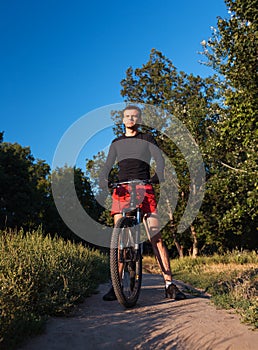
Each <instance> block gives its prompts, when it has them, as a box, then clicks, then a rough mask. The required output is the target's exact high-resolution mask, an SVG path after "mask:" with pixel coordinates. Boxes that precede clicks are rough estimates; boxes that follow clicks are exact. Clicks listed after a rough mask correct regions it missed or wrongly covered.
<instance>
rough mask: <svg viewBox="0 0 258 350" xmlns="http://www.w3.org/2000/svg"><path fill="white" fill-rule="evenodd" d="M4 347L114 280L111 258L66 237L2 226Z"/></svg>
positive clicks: (0, 328)
mask: <svg viewBox="0 0 258 350" xmlns="http://www.w3.org/2000/svg"><path fill="white" fill-rule="evenodd" d="M0 252H1V254H0V348H1V349H12V348H14V347H15V346H16V345H17V344H18V343H19V342H20V341H21V340H22V339H24V338H25V337H27V336H30V335H31V334H35V333H38V332H40V331H42V329H43V327H44V324H45V320H46V319H47V317H48V316H54V315H66V314H67V313H69V312H70V311H71V309H72V308H73V307H74V305H75V304H76V303H79V302H81V301H82V300H83V299H84V298H85V297H87V296H89V295H91V294H92V293H94V292H95V291H96V288H97V286H98V284H99V283H101V282H104V281H106V280H107V279H108V259H107V257H106V256H104V255H103V254H101V253H100V252H98V251H94V250H90V249H87V248H85V247H84V246H82V245H80V244H73V243H71V242H69V241H67V242H66V241H64V240H63V239H61V238H58V237H55V238H51V237H50V236H44V235H43V234H42V233H41V232H40V230H38V231H37V232H32V233H24V232H22V231H20V232H19V233H13V232H3V231H0Z"/></svg>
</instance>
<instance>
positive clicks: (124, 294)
mask: <svg viewBox="0 0 258 350" xmlns="http://www.w3.org/2000/svg"><path fill="white" fill-rule="evenodd" d="M134 231H135V222H134V219H132V218H129V217H122V218H121V219H119V220H118V222H117V223H116V225H115V227H114V230H113V233H112V238H111V249H110V270H111V279H112V284H113V287H114V291H115V294H116V297H117V300H118V301H119V303H120V304H122V305H123V306H125V307H127V308H129V307H133V306H134V305H135V304H136V302H137V300H138V298H139V294H140V289H141V282H142V256H141V249H137V250H136V249H135V241H134V238H135V234H134Z"/></svg>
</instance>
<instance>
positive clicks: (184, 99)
mask: <svg viewBox="0 0 258 350" xmlns="http://www.w3.org/2000/svg"><path fill="white" fill-rule="evenodd" d="M121 85H122V88H123V89H122V91H121V94H122V96H123V97H125V99H126V101H130V102H136V103H145V104H148V105H155V106H157V107H160V108H162V110H163V111H164V112H165V113H161V115H160V116H157V130H159V131H157V130H155V129H152V130H149V131H150V132H152V133H154V134H155V136H157V139H158V143H159V146H160V148H161V149H162V150H163V151H164V152H165V153H166V155H167V156H168V157H169V159H170V160H171V162H172V163H173V165H174V167H175V169H176V173H177V177H178V183H177V185H178V193H179V201H178V204H177V210H176V211H175V213H174V214H173V223H174V224H175V227H176V226H177V225H178V223H179V221H180V217H182V215H183V212H184V210H185V207H186V205H187V202H188V198H189V195H190V174H189V169H188V166H187V161H188V162H191V159H190V158H189V157H191V155H190V154H189V155H188V160H187V161H186V159H185V156H184V155H183V154H182V152H181V151H180V149H179V148H178V147H177V146H176V145H175V144H174V143H173V142H171V140H170V139H169V138H167V137H165V134H166V133H169V134H171V132H172V133H173V134H174V137H175V138H176V139H177V140H180V141H181V144H184V143H185V146H187V145H186V143H187V142H189V139H187V140H186V139H185V140H184V132H183V131H182V130H180V127H177V128H176V127H175V118H177V119H178V120H180V121H181V122H182V124H183V125H185V126H186V127H187V128H188V130H189V132H190V134H191V135H192V140H191V142H194V143H197V144H198V145H199V147H200V149H201V151H202V153H203V154H204V155H206V154H207V153H208V152H207V144H206V141H207V137H209V132H208V130H209V128H210V127H212V126H213V124H214V123H216V121H217V119H218V116H219V114H220V109H221V107H220V105H219V103H218V99H219V97H220V84H219V80H218V79H217V77H216V76H213V77H209V78H205V79H203V78H201V77H199V76H196V77H195V76H193V75H192V74H190V75H187V74H186V73H184V72H177V70H176V68H175V67H174V65H173V63H172V61H171V60H169V59H167V58H166V57H165V56H164V55H162V53H161V52H159V51H157V50H155V49H153V50H152V51H151V53H150V59H149V61H148V62H147V63H146V64H144V65H143V66H142V68H136V69H135V70H133V69H132V68H131V67H130V68H129V69H128V70H127V72H126V78H125V79H123V80H122V82H121ZM151 118H153V115H152V116H151ZM189 153H190V152H189ZM194 156H195V155H193V157H194ZM208 168H209V158H208V157H207V160H206V169H207V173H208ZM168 176H169V174H168ZM193 187H194V185H193ZM167 190H168V193H169V192H170V191H171V189H167ZM192 190H193V188H192ZM195 190H197V188H195ZM198 190H201V189H200V188H199V189H198ZM169 212H170V220H172V217H171V211H170V210H169ZM173 234H175V231H174V232H173ZM191 235H192V238H190V237H191ZM164 237H165V240H166V243H167V245H168V246H169V247H171V245H172V244H173V240H174V239H173V238H172V235H171V232H170V231H166V232H164ZM174 238H175V236H174ZM178 240H179V241H180V242H181V245H183V246H184V247H185V249H187V250H191V251H192V253H193V252H195V253H196V240H197V235H196V228H195V227H194V226H193V225H191V227H190V229H189V230H187V231H186V232H185V233H184V234H180V235H179V237H178ZM180 253H181V252H180Z"/></svg>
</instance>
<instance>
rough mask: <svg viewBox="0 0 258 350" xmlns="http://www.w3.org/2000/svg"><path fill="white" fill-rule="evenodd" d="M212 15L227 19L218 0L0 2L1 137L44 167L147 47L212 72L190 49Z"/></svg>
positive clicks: (111, 96) (114, 91) (108, 99)
mask: <svg viewBox="0 0 258 350" xmlns="http://www.w3.org/2000/svg"><path fill="white" fill-rule="evenodd" d="M217 16H221V17H223V18H225V17H227V16H228V14H227V9H226V6H225V4H224V0H195V1H192V0H180V1H176V0H159V1H154V0H137V1H136V0H130V1H121V0H120V1H118V0H110V1H104V0H100V1H87V0H73V1H72V0H37V1H35V0H22V1H21V0H0V38H1V41H0V43H1V47H0V77H1V78H0V79H1V80H0V82H1V84H0V121H1V126H0V131H4V133H5V134H4V141H7V142H18V143H19V144H21V145H22V146H30V147H31V152H32V154H33V156H34V157H35V158H39V159H43V160H45V161H46V162H47V163H48V164H50V165H51V163H52V158H53V155H54V152H55V149H56V147H57V144H58V142H59V140H60V138H61V137H62V135H63V134H64V133H65V132H66V130H67V129H68V128H69V127H70V126H71V125H72V124H73V123H74V122H76V120H78V119H79V118H80V117H81V116H83V115H85V114H86V113H89V112H90V111H92V110H95V109H97V108H101V107H102V106H105V105H109V104H113V103H119V102H122V101H123V100H122V98H121V96H120V90H121V85H120V82H121V80H122V79H123V78H124V77H125V72H126V69H127V68H128V67H130V66H132V67H133V68H136V67H141V66H142V65H143V64H144V63H146V62H147V61H148V59H149V54H150V51H151V49H152V48H155V49H157V50H159V51H161V52H162V53H163V54H164V55H165V56H166V57H167V58H169V59H171V60H172V62H173V64H174V65H175V66H176V68H177V69H178V70H182V71H185V72H186V73H193V74H195V75H197V74H199V75H201V76H207V75H210V74H213V73H214V72H213V71H211V70H209V69H208V68H207V67H205V66H203V65H201V64H200V63H199V62H198V61H199V60H201V58H202V57H201V56H200V55H199V54H198V51H201V45H200V42H201V41H202V40H203V39H205V40H207V39H208V38H209V37H210V35H211V26H216V24H217ZM84 151H85V158H89V157H91V156H92V154H93V153H95V149H93V148H91V147H90V146H89V147H88V148H87V147H86V148H85V150H84Z"/></svg>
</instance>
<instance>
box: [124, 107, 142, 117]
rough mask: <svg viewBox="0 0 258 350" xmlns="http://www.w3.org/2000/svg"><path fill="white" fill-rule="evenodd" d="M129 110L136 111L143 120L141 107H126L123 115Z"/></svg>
mask: <svg viewBox="0 0 258 350" xmlns="http://www.w3.org/2000/svg"><path fill="white" fill-rule="evenodd" d="M128 109H136V110H137V111H138V115H139V118H141V116H142V110H141V108H140V107H138V106H135V105H128V106H126V107H125V108H124V109H123V115H124V112H125V111H126V110H128Z"/></svg>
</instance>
